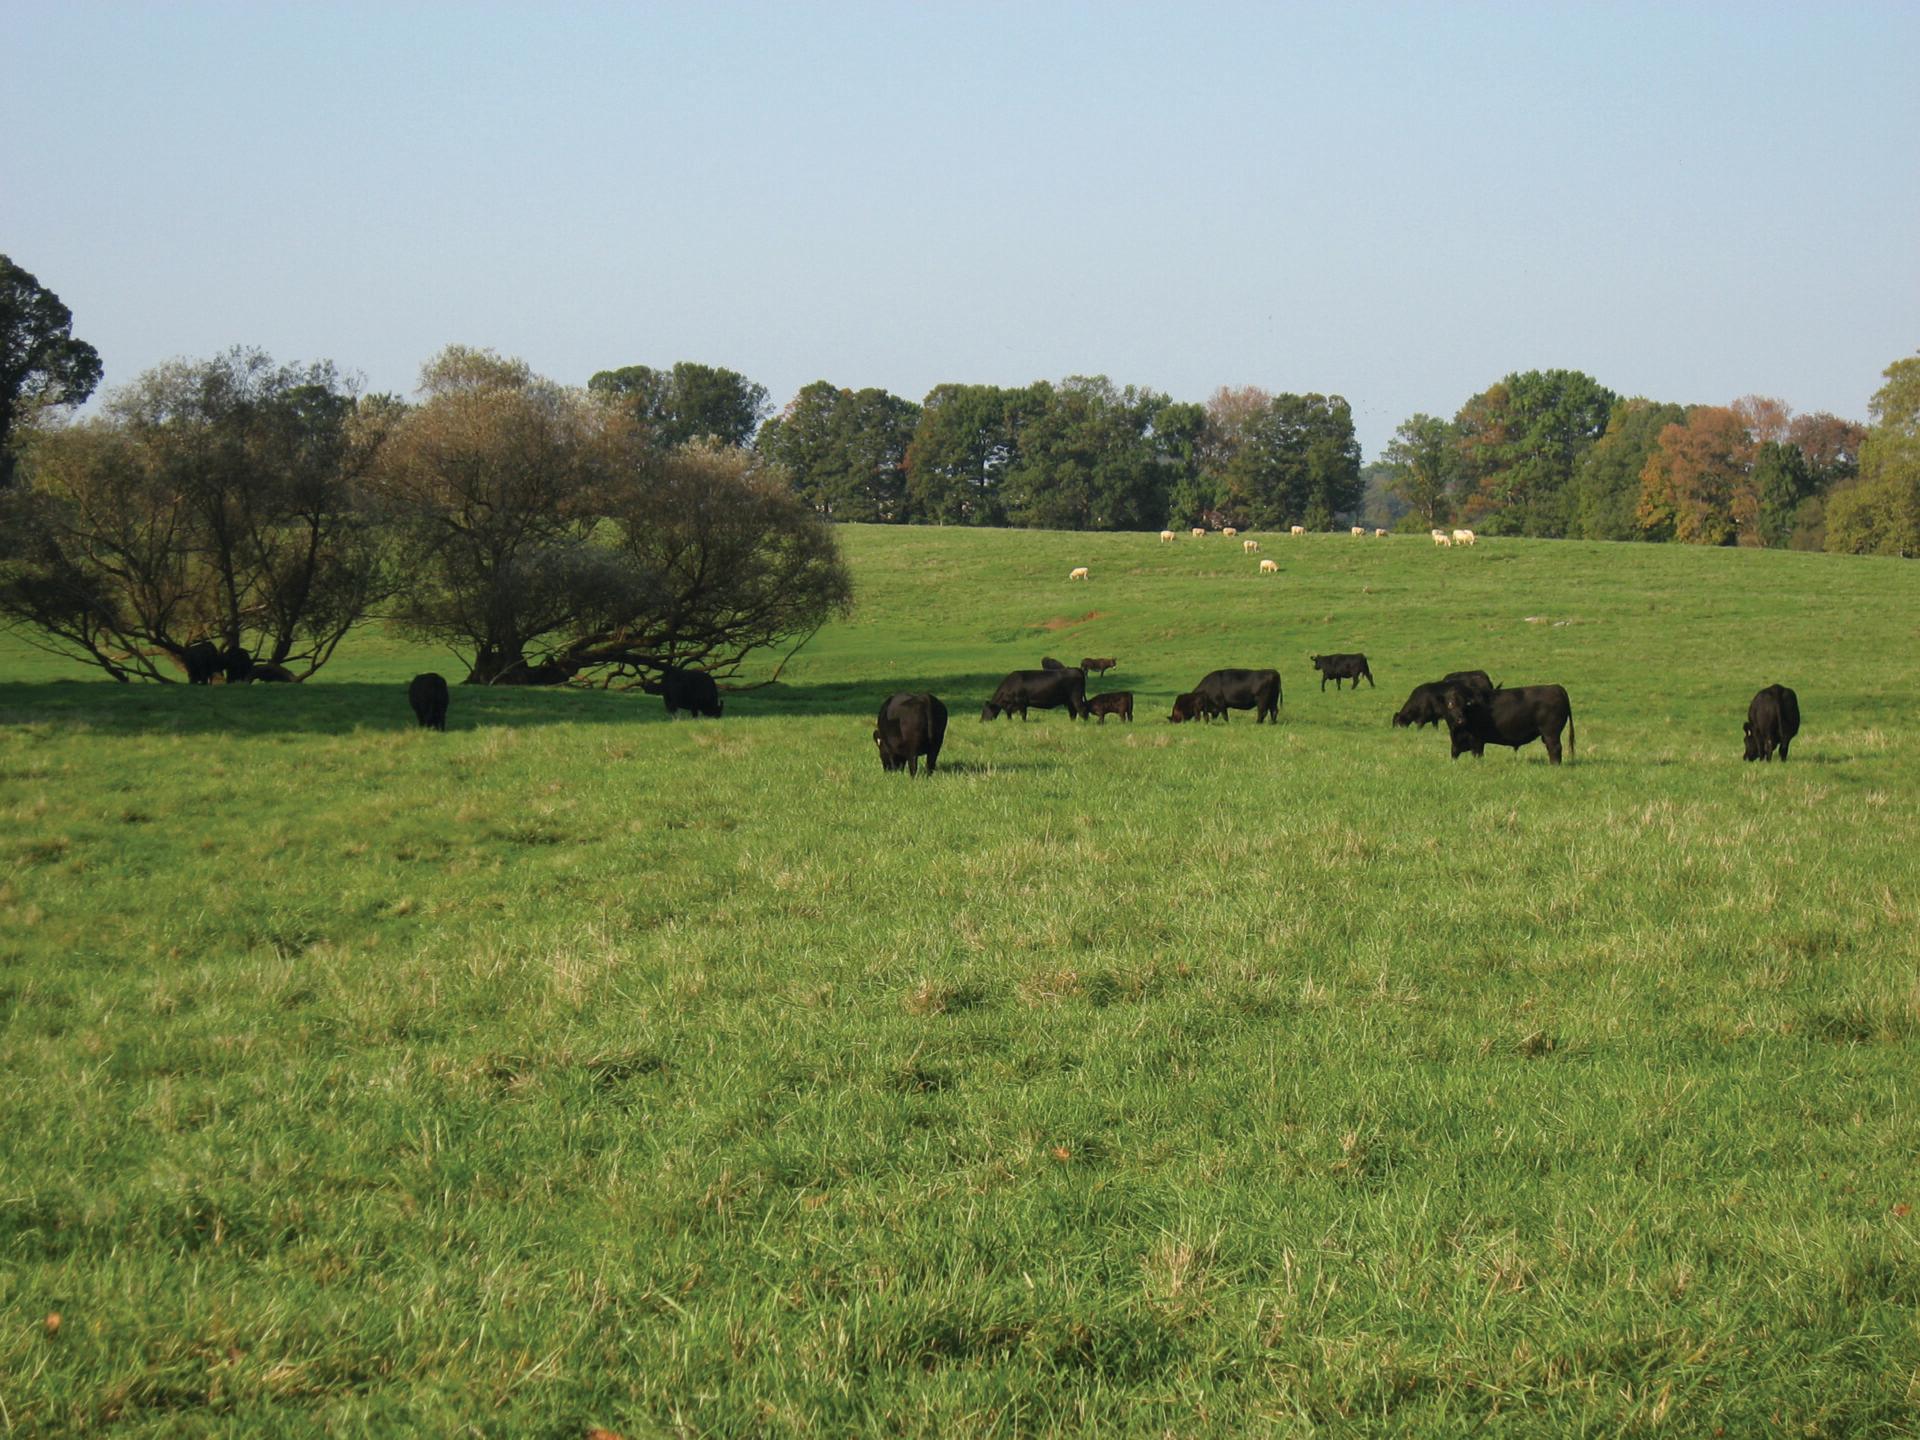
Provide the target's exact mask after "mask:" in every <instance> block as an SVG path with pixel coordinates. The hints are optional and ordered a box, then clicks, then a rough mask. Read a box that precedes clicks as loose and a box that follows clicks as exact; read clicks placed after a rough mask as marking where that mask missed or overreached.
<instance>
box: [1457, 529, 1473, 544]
mask: <svg viewBox="0 0 1920 1440" xmlns="http://www.w3.org/2000/svg"><path fill="white" fill-rule="evenodd" d="M1453 543H1454V544H1456V545H1471V544H1472V543H1473V532H1472V531H1471V530H1456V531H1454V532H1453Z"/></svg>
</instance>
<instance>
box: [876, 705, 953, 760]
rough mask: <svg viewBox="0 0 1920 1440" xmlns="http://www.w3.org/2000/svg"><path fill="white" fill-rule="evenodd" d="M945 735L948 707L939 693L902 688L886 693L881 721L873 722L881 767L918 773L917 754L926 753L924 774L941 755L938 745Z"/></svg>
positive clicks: (943, 740) (918, 755)
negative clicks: (892, 693) (912, 693)
mask: <svg viewBox="0 0 1920 1440" xmlns="http://www.w3.org/2000/svg"><path fill="white" fill-rule="evenodd" d="M946 738H947V707H946V706H945V705H943V704H941V703H940V697H939V696H938V695H928V694H924V693H923V694H919V695H909V694H907V693H906V692H905V691H902V692H900V693H899V694H897V695H889V696H888V697H887V698H886V699H885V700H882V701H881V702H880V721H879V723H878V724H877V725H876V726H874V730H873V743H874V744H875V745H877V746H879V747H880V768H881V769H882V770H887V771H893V770H904V771H906V772H907V773H908V774H909V775H918V774H919V773H920V757H921V756H922V755H924V756H926V757H927V774H929V775H931V774H933V767H934V762H935V761H937V760H938V759H939V758H940V746H941V745H942V744H943V743H944V742H945V741H946Z"/></svg>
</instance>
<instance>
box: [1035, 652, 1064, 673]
mask: <svg viewBox="0 0 1920 1440" xmlns="http://www.w3.org/2000/svg"><path fill="white" fill-rule="evenodd" d="M1040 668H1041V669H1042V670H1065V669H1066V668H1067V666H1066V664H1065V663H1064V662H1063V661H1059V660H1056V659H1054V658H1053V656H1051V655H1042V656H1041V657H1040Z"/></svg>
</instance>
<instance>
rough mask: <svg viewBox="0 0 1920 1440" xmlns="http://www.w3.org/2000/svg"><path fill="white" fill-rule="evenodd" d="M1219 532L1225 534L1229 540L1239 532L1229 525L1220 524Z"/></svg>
mask: <svg viewBox="0 0 1920 1440" xmlns="http://www.w3.org/2000/svg"><path fill="white" fill-rule="evenodd" d="M1220 533H1221V534H1222V535H1224V536H1226V537H1227V538H1228V539H1229V540H1231V539H1232V538H1233V537H1234V536H1236V535H1238V534H1239V533H1240V532H1239V531H1238V530H1236V529H1234V528H1233V526H1231V525H1222V526H1221V527H1220Z"/></svg>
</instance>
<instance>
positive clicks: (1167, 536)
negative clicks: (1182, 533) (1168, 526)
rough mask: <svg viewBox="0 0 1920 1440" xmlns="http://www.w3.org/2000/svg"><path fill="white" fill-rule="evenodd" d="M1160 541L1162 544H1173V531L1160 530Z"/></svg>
mask: <svg viewBox="0 0 1920 1440" xmlns="http://www.w3.org/2000/svg"><path fill="white" fill-rule="evenodd" d="M1160 543H1161V544H1162V545H1171V544H1172V543H1173V531H1171V530H1162V531H1161V532H1160Z"/></svg>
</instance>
